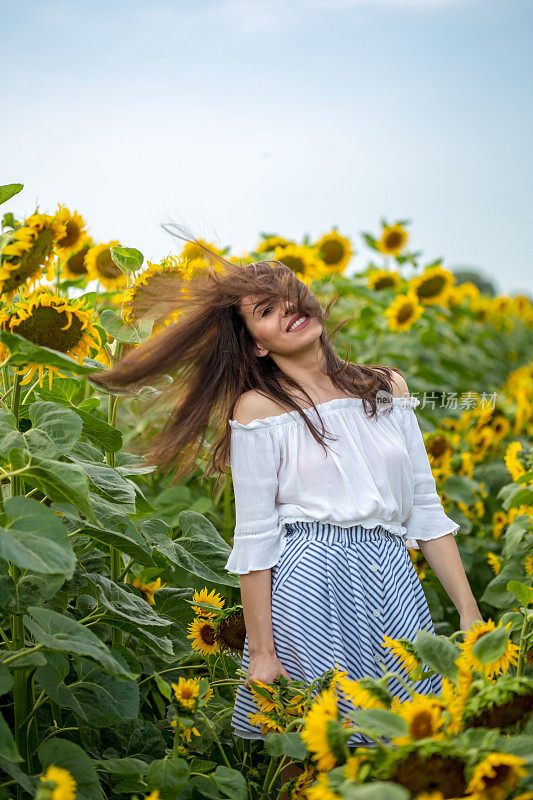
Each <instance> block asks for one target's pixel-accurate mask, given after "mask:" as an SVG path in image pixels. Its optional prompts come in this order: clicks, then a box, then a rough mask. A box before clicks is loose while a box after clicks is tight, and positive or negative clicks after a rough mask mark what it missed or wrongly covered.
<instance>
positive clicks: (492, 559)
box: [487, 553, 502, 575]
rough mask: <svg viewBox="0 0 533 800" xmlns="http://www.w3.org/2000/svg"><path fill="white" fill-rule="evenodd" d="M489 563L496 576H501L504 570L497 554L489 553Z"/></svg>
mask: <svg viewBox="0 0 533 800" xmlns="http://www.w3.org/2000/svg"><path fill="white" fill-rule="evenodd" d="M487 563H488V564H489V566H490V567H491V569H492V571H493V572H494V574H495V575H499V574H500V570H501V568H502V561H501V558H498V556H497V555H496V553H489V554H488V555H487Z"/></svg>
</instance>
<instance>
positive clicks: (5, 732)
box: [0, 714, 22, 764]
mask: <svg viewBox="0 0 533 800" xmlns="http://www.w3.org/2000/svg"><path fill="white" fill-rule="evenodd" d="M0 756H2V758H5V759H6V761H10V762H11V763H12V764H14V763H16V762H17V761H22V758H21V755H20V753H19V751H18V748H17V745H16V743H15V740H14V738H13V734H12V733H11V731H10V730H9V727H8V724H7V722H6V721H5V719H4V717H3V715H2V714H0Z"/></svg>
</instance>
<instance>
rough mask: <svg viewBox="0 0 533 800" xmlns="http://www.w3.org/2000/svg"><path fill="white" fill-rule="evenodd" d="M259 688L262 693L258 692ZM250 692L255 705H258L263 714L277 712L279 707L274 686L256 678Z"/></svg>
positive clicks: (251, 684)
mask: <svg viewBox="0 0 533 800" xmlns="http://www.w3.org/2000/svg"><path fill="white" fill-rule="evenodd" d="M258 687H259V690H260V691H257V688H258ZM250 692H251V694H252V699H253V701H254V703H257V705H258V706H259V710H260V711H261V712H262V713H264V714H267V713H268V712H269V711H275V710H276V709H277V708H278V707H279V704H278V702H277V700H276V689H275V687H274V686H270V685H269V684H267V683H263V681H260V680H258V679H256V678H254V679H253V682H252V683H250ZM265 694H267V695H269V697H268V698H266V697H265V696H264V695H265Z"/></svg>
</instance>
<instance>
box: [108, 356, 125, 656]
mask: <svg viewBox="0 0 533 800" xmlns="http://www.w3.org/2000/svg"><path fill="white" fill-rule="evenodd" d="M121 349H122V343H121V342H117V344H116V351H115V358H116V359H118V358H120V351H121ZM117 407H118V397H117V396H116V395H113V394H110V395H109V398H108V406H107V421H108V423H109V424H110V425H112V426H113V427H115V426H116V422H117ZM105 459H106V463H107V464H108V466H110V467H114V466H115V453H114V452H113V451H112V450H106V454H105ZM109 557H110V562H111V563H110V567H111V580H112V581H113V582H114V583H119V582H120V580H121V577H122V558H121V554H120V550H117V549H116V548H115V547H110V548H109ZM111 647H122V631H121V630H119V629H118V628H111Z"/></svg>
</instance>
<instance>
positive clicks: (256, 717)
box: [248, 714, 284, 734]
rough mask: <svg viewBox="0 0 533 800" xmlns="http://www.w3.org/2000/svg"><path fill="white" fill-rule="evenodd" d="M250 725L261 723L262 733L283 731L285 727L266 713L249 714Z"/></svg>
mask: <svg viewBox="0 0 533 800" xmlns="http://www.w3.org/2000/svg"><path fill="white" fill-rule="evenodd" d="M248 719H249V722H250V725H260V726H261V733H263V734H265V733H271V732H273V733H283V731H284V728H283V726H282V725H280V724H279V723H278V722H276V721H275V720H273V719H271V718H270V717H267V715H266V714H248Z"/></svg>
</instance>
